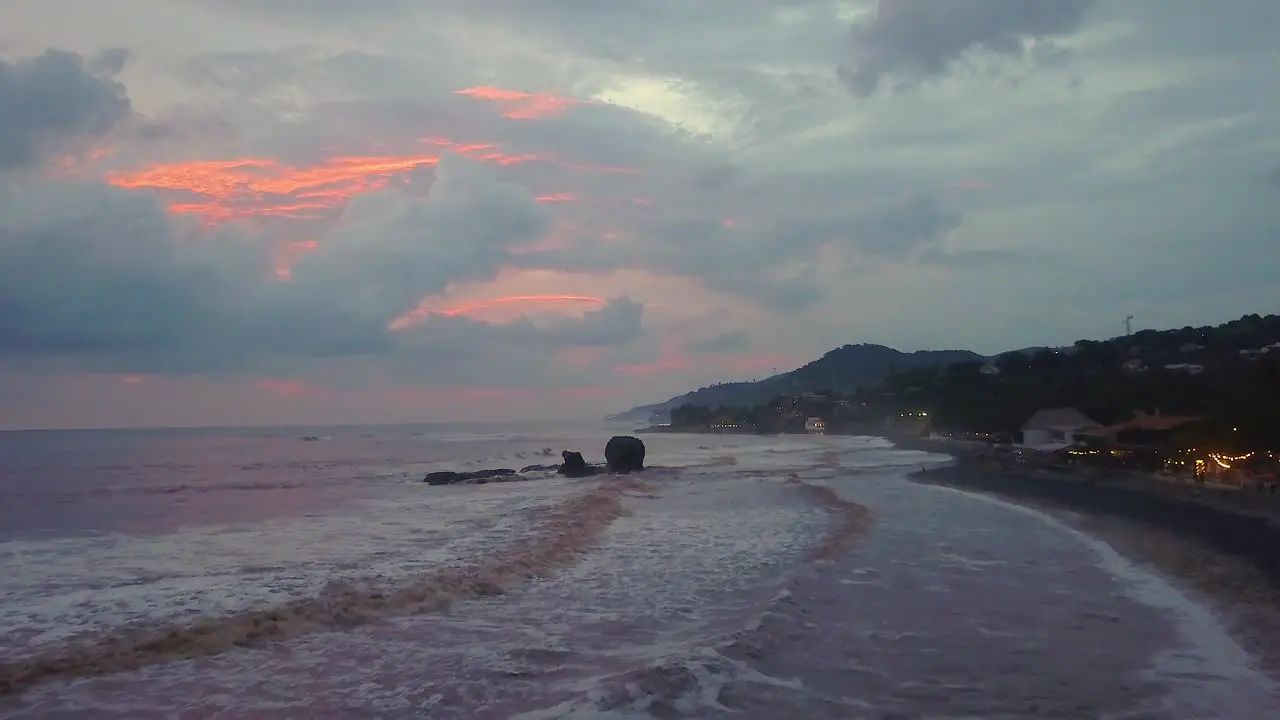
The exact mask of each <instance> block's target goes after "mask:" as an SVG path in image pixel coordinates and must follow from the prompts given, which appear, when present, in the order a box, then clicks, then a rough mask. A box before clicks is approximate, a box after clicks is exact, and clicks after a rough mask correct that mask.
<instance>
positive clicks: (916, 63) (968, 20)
mask: <svg viewBox="0 0 1280 720" xmlns="http://www.w3.org/2000/svg"><path fill="white" fill-rule="evenodd" d="M1093 5H1094V0H879V2H878V3H877V6H876V10H875V13H874V15H872V16H871V17H870V18H869V19H866V20H862V21H859V22H858V23H857V24H855V25H854V26H853V28H852V29H851V30H850V32H849V52H850V57H849V58H848V60H846V61H845V62H844V63H842V64H841V65H840V67H839V69H838V74H839V76H840V79H841V80H842V81H843V82H844V83H845V85H846V86H847V87H848V88H849V90H850V91H851V92H852V93H853V94H855V95H857V96H860V97H866V96H868V95H870V94H872V93H873V92H875V91H876V88H877V87H879V86H880V83H881V81H882V80H883V79H884V78H885V77H897V78H903V79H917V78H928V77H936V76H939V75H942V74H944V73H945V72H946V71H947V70H948V69H949V68H950V67H951V64H952V63H954V62H955V61H957V60H959V59H960V58H961V57H963V56H964V54H965V53H966V52H968V51H970V50H973V49H982V50H985V51H987V52H991V53H996V54H1000V55H1009V56H1021V55H1022V54H1023V52H1024V41H1025V40H1026V39H1036V40H1048V39H1052V38H1055V37H1060V36H1063V35H1066V34H1069V33H1071V32H1073V31H1075V30H1076V29H1078V28H1079V27H1080V24H1081V22H1082V21H1083V20H1084V17H1085V14H1086V13H1087V12H1088V11H1089V10H1090V9H1091V8H1092V7H1093Z"/></svg>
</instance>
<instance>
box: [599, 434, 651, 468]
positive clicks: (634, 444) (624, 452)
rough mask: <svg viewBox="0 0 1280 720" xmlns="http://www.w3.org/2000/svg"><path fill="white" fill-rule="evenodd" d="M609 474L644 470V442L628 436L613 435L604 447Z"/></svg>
mask: <svg viewBox="0 0 1280 720" xmlns="http://www.w3.org/2000/svg"><path fill="white" fill-rule="evenodd" d="M604 461H605V465H607V466H608V468H609V472H620V473H628V472H636V471H638V470H643V469H644V442H642V441H641V440H640V438H638V437H632V436H630V435H615V436H614V437H612V438H609V442H608V443H606V444H605V446H604Z"/></svg>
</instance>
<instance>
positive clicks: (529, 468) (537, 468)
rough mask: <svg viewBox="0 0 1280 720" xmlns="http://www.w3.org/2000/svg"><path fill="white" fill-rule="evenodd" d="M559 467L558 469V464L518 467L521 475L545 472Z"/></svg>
mask: <svg viewBox="0 0 1280 720" xmlns="http://www.w3.org/2000/svg"><path fill="white" fill-rule="evenodd" d="M559 469H560V466H559V465H526V466H524V467H522V468H520V474H521V475H523V474H525V473H531V472H546V471H548V470H559Z"/></svg>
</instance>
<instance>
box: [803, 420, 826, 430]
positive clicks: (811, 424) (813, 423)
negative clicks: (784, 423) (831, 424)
mask: <svg viewBox="0 0 1280 720" xmlns="http://www.w3.org/2000/svg"><path fill="white" fill-rule="evenodd" d="M804 430H805V432H811V433H824V432H826V431H827V423H826V421H824V420H823V419H822V418H816V417H811V418H809V419H808V420H805V421H804Z"/></svg>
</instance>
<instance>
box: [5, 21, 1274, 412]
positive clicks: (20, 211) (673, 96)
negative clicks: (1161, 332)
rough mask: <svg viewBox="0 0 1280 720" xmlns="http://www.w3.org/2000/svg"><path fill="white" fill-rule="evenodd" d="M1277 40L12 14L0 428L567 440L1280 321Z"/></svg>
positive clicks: (1157, 28)
mask: <svg viewBox="0 0 1280 720" xmlns="http://www.w3.org/2000/svg"><path fill="white" fill-rule="evenodd" d="M1278 25H1280V3H1277V2H1275V1H1274V0H1216V1H1215V2H1212V3H1210V2H1207V1H1205V0H878V1H877V0H847V1H845V2H829V1H827V0H643V1H641V0H430V1H428V0H352V1H350V2H347V1H346V0H113V1H112V2H96V3H94V2H86V1H85V0H5V2H4V3H3V5H0V427H71V426H113V427H118V426H151V425H206V424H271V423H286V424H291V423H345V422H353V423H354V422H399V421H419V420H426V421H449V420H468V421H472V420H533V419H539V418H548V419H564V418H572V417H596V416H599V415H601V414H603V413H605V412H610V411H615V410H619V409H625V408H626V407H629V406H630V405H633V404H636V403H640V402H651V401H657V400H662V399H665V398H666V397H668V396H670V395H673V394H676V393H678V392H683V391H685V390H688V389H691V388H694V387H697V386H699V385H703V384H707V383H710V382H715V381H719V380H730V379H750V378H753V377H763V376H765V375H768V374H771V373H772V372H773V371H774V368H777V369H779V370H786V369H790V368H792V367H796V366H798V365H800V364H803V363H804V362H806V361H808V360H811V359H813V358H815V357H817V356H819V355H821V354H822V353H823V352H824V351H826V350H828V349H830V348H832V347H835V346H838V345H843V344H846V343H858V342H872V343H882V344H886V345H890V346H893V347H897V348H899V349H902V350H917V349H925V348H966V349H973V350H977V351H979V352H984V353H994V352H998V351H1001V350H1006V349H1011V348H1016V347H1025V346H1031V345H1053V344H1067V343H1070V342H1073V341H1074V340H1076V339H1079V338H1084V337H1087V338H1104V337H1111V336H1114V335H1117V334H1120V333H1121V332H1122V330H1123V327H1124V325H1123V323H1124V318H1125V316H1126V315H1130V314H1132V315H1134V316H1135V322H1134V324H1135V328H1142V327H1156V328H1163V327H1171V326H1179V327H1180V326H1183V325H1188V324H1190V325H1197V324H1208V323H1217V322H1222V321H1225V320H1228V319H1232V318H1234V317H1238V316H1240V315H1242V314H1246V313H1251V312H1259V313H1268V312H1276V311H1277V310H1278V307H1277V306H1278V305H1280V276H1278V275H1277V272H1276V268H1280V237H1278V236H1277V235H1278V233H1277V228H1280V122H1277V121H1278V120H1280V84H1278V83H1277V82H1276V80H1275V77H1276V74H1277V70H1278V69H1280V63H1278V62H1277V61H1278V60H1280V45H1277V43H1275V36H1274V32H1275V28H1276V27H1277V26H1278Z"/></svg>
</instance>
